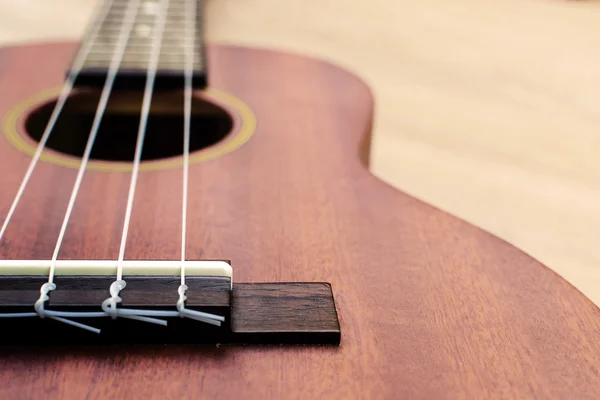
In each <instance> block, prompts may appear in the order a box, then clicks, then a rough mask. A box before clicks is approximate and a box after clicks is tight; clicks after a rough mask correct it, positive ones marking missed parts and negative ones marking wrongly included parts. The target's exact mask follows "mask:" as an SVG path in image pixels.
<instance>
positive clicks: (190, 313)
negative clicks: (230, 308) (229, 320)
mask: <svg viewBox="0 0 600 400" xmlns="http://www.w3.org/2000/svg"><path fill="white" fill-rule="evenodd" d="M187 290H188V287H187V285H185V284H184V285H179V288H178V289H177V293H179V300H177V311H178V312H179V317H181V318H190V319H193V320H196V321H200V322H204V323H207V324H210V325H215V326H221V322H224V321H225V317H222V316H220V315H216V314H210V313H205V312H202V311H196V310H190V309H187V308H185V301H186V300H187V296H186V295H185V292H186V291H187Z"/></svg>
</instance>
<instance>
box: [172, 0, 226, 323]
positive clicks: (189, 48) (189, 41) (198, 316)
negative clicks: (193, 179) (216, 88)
mask: <svg viewBox="0 0 600 400" xmlns="http://www.w3.org/2000/svg"><path fill="white" fill-rule="evenodd" d="M186 15H189V16H190V17H189V18H186V20H185V35H184V36H185V40H186V44H185V69H184V79H185V83H184V94H183V96H184V103H183V118H184V122H183V125H184V126H183V194H182V198H183V200H182V206H181V216H182V217H181V272H180V273H181V284H180V285H179V288H178V289H177V293H178V294H179V300H178V301H177V311H178V312H179V316H180V317H181V318H191V319H194V320H196V321H201V322H206V323H208V324H212V325H217V326H220V325H221V322H222V321H225V318H223V317H221V316H219V315H215V314H209V313H204V312H200V311H196V310H190V309H187V308H185V301H186V300H187V296H186V295H185V293H186V291H187V290H188V287H187V285H186V284H185V258H186V257H185V252H186V250H185V248H186V236H187V203H188V182H189V165H190V161H189V158H190V131H191V120H192V80H193V75H194V60H193V55H194V45H195V40H194V39H195V36H196V35H195V31H196V21H195V18H196V2H195V1H187V2H186Z"/></svg>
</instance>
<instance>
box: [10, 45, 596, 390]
mask: <svg viewBox="0 0 600 400" xmlns="http://www.w3.org/2000/svg"><path fill="white" fill-rule="evenodd" d="M73 49H74V47H73V46H70V45H56V46H51V47H44V46H31V47H23V48H10V49H5V50H3V51H2V53H0V60H1V61H0V63H2V64H4V65H3V67H4V71H5V72H4V74H3V75H2V76H0V86H1V87H2V88H3V89H2V97H0V110H1V111H0V112H1V113H2V114H4V113H5V112H6V110H7V109H8V108H9V107H11V106H12V105H13V104H14V103H15V102H17V101H19V100H20V99H22V98H24V97H27V96H30V95H32V94H34V93H37V92H39V91H40V90H42V89H44V88H47V87H49V86H55V85H57V84H58V83H59V82H60V79H61V78H62V73H63V69H64V68H65V67H66V65H67V64H68V60H69V56H70V54H71V51H72V50H73ZM50 54H53V57H48V56H49V55H50ZM209 55H210V62H211V63H212V65H211V72H212V76H211V79H212V82H211V85H212V86H213V87H216V88H219V89H222V90H225V91H228V92H230V93H232V94H235V95H236V96H238V97H240V98H242V99H243V100H244V101H245V102H246V103H247V104H248V105H250V106H251V107H252V109H253V110H254V111H255V113H256V114H257V116H258V120H259V128H258V131H257V132H256V134H255V136H254V137H253V138H252V140H250V141H249V142H248V143H247V144H246V145H245V146H243V147H242V148H241V149H239V150H237V151H236V152H234V153H231V154H229V155H227V156H225V157H222V158H219V159H216V160H214V161H211V162H207V163H203V164H196V165H193V166H192V167H191V170H190V172H191V175H190V176H191V177H192V180H191V182H190V195H191V197H190V213H191V214H190V222H189V225H188V229H189V236H188V240H189V246H188V254H189V258H190V259H192V258H198V259H201V258H212V259H215V258H217V259H219V258H221V259H230V260H231V261H232V265H234V266H235V267H234V268H235V271H236V275H235V279H236V281H251V282H256V281H273V282H277V281H327V282H330V283H332V285H333V287H334V290H335V293H334V294H335V296H336V305H337V308H338V313H339V316H340V322H341V329H342V344H341V347H339V348H334V349H332V348H234V349H232V348H227V349H222V348H221V349H211V350H207V349H198V348H174V347H167V348H130V349H114V350H109V351H106V350H102V351H99V350H95V349H73V350H72V351H68V352H65V351H64V350H61V351H58V350H52V351H49V352H35V351H31V350H22V349H15V350H12V351H9V352H6V353H3V354H2V356H0V357H1V359H0V367H1V368H2V375H1V376H0V396H1V397H3V398H19V397H20V398H31V397H41V396H46V397H47V398H69V397H71V398H82V397H85V396H88V397H90V398H101V397H106V396H108V395H112V396H116V397H118V398H128V397H134V396H135V397H146V398H165V397H173V398H214V397H219V398H273V399H281V398H336V399H337V398H403V397H411V398H507V397H515V398H531V397H534V396H535V397H542V398H565V399H571V398H579V399H584V398H589V399H595V398H598V396H599V395H600V377H599V376H598V368H599V367H600V310H598V308H597V307H596V306H595V305H593V304H592V303H591V302H590V301H589V300H587V299H586V298H585V297H583V296H582V295H581V294H580V293H579V292H578V291H577V290H575V289H574V288H573V287H572V286H571V285H569V284H568V283H567V282H565V281H564V280H563V279H561V278H559V277H558V276H557V275H556V274H555V273H554V272H552V271H550V270H548V269H547V268H545V267H544V266H542V265H541V264H540V263H538V262H537V261H535V260H533V259H532V258H530V257H528V256H527V255H525V254H523V253H522V252H521V251H519V250H517V249H515V248H514V247H512V246H510V245H509V244H507V243H505V242H503V241H501V240H499V239H497V238H496V237H494V236H492V235H490V234H487V233H485V232H483V231H481V230H479V229H477V228H474V227H473V226H471V225H469V224H467V223H465V222H463V221H460V220H458V219H456V218H454V217H452V216H450V215H448V214H446V213H443V212H441V211H439V210H437V209H435V208H433V207H430V206H428V205H426V204H424V203H422V202H419V201H417V200H415V199H414V198H411V197H409V196H407V195H405V194H403V193H401V192H398V191H396V190H394V189H393V188H391V187H389V186H387V185H386V184H384V183H382V182H381V181H379V180H378V179H376V178H374V177H373V176H372V175H371V174H370V173H369V172H368V171H367V169H366V168H365V166H364V163H363V162H362V161H361V160H360V157H359V153H360V154H366V153H365V152H364V150H363V151H360V150H359V147H360V145H361V143H363V144H364V143H367V142H366V141H365V137H367V136H368V135H369V132H370V129H371V120H372V107H373V104H372V98H371V95H370V93H369V90H368V88H367V87H366V86H365V84H364V83H363V82H361V81H360V80H359V79H357V78H356V77H355V76H353V75H351V74H349V73H347V72H344V71H343V70H341V69H339V68H336V67H334V66H332V65H328V64H325V63H323V62H319V61H315V60H311V59H306V58H302V57H298V56H293V55H283V54H279V53H272V52H266V51H256V50H245V49H241V48H230V47H212V48H210V54H209ZM36 59H44V60H48V63H47V65H45V66H44V67H45V71H44V74H40V73H39V69H38V68H39V65H37V63H35V60H36ZM240 65H243V66H244V68H239V66H240ZM0 143H1V144H0V160H2V166H1V168H2V170H3V171H10V173H4V174H2V175H1V176H0V186H1V187H2V188H3V190H2V192H0V211H1V212H2V213H5V212H6V210H7V209H8V206H9V204H10V200H11V199H12V196H13V195H14V193H15V191H16V188H17V187H18V184H19V182H20V179H21V176H22V174H23V172H24V170H25V168H26V167H27V164H28V162H29V158H28V157H26V156H25V155H23V154H21V153H20V152H18V151H16V150H15V149H13V148H12V147H11V146H9V145H8V144H6V143H5V142H0ZM363 160H364V157H363ZM74 176H75V171H74V170H70V169H64V168H62V167H57V166H54V165H50V164H44V165H43V168H40V169H39V170H38V171H37V172H36V173H35V174H34V176H33V179H32V182H31V188H30V190H28V191H27V193H26V195H25V197H24V199H23V204H22V205H21V207H20V208H19V210H18V211H17V213H16V215H15V221H14V222H15V223H14V224H12V226H11V227H10V228H9V231H8V233H7V239H8V240H7V242H6V243H5V244H3V245H2V248H1V253H2V254H1V255H2V256H3V257H11V258H15V257H33V258H38V257H40V258H44V257H48V255H49V254H51V252H52V247H53V244H54V239H55V238H56V232H57V231H58V228H59V225H60V221H61V219H62V213H63V212H64V206H65V204H66V200H67V198H68V192H69V190H70V187H71V185H72V182H73V179H74ZM127 183H128V175H127V174H126V173H101V172H91V171H90V172H89V173H88V174H87V175H86V178H85V180H84V182H83V186H82V194H81V198H80V200H79V202H78V204H77V206H76V207H75V210H74V214H73V218H72V219H73V220H72V224H71V226H70V227H69V230H68V231H67V235H66V242H65V245H64V247H63V251H62V252H61V257H62V258H88V257H92V258H111V257H115V256H116V254H117V251H118V239H119V237H120V227H121V224H122V215H123V211H124V203H125V196H126V191H127ZM180 188H181V179H180V171H178V170H169V171H162V172H148V173H144V174H143V175H142V176H140V181H139V187H138V196H137V197H136V201H135V205H134V213H133V219H132V226H131V229H130V238H129V246H128V250H127V254H126V256H127V258H146V259H147V258H155V257H156V258H161V259H162V258H170V259H173V258H176V257H177V256H178V245H179V243H178V240H177V239H176V238H178V232H179V228H180V225H179V204H180V199H179V197H178V195H179V193H180ZM49 192H50V193H53V194H54V195H53V196H47V194H48V193H49ZM99 199H105V201H104V202H99V201H98V200H99Z"/></svg>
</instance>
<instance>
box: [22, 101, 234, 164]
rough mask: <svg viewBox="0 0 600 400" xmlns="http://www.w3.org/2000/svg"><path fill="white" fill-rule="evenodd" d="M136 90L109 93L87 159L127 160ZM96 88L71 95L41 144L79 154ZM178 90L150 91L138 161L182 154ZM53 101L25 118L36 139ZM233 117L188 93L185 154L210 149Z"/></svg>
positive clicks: (136, 116) (137, 110) (136, 113)
mask: <svg viewBox="0 0 600 400" xmlns="http://www.w3.org/2000/svg"><path fill="white" fill-rule="evenodd" d="M142 95H143V94H142V93H141V92H131V93H123V92H117V93H113V94H112V95H111V97H110V100H109V102H108V104H107V108H106V112H105V114H104V116H103V117H102V122H101V124H100V128H99V130H98V135H97V137H96V141H95V143H94V146H93V148H92V152H91V156H90V157H91V159H94V160H105V161H132V160H133V158H134V154H135V146H136V141H137V135H138V129H139V124H140V116H141V108H142ZM99 97H100V95H99V93H97V92H80V93H77V94H74V95H72V96H71V97H70V98H69V99H68V100H67V102H66V103H65V106H64V108H63V111H62V112H61V114H60V116H59V118H58V120H57V121H56V125H55V127H54V129H53V130H52V133H51V134H50V137H49V139H48V142H47V144H46V147H47V148H50V149H52V150H55V151H58V152H60V153H64V154H68V155H70V156H76V157H81V156H83V153H84V151H85V147H86V143H87V140H88V137H89V134H90V131H91V128H92V124H93V121H94V115H95V112H96V107H97V105H98V101H99ZM183 104H184V101H183V93H182V92H179V91H178V92H172V93H155V94H154V96H153V99H152V104H151V108H150V117H149V118H148V125H147V128H146V137H145V139H144V146H143V150H142V160H143V161H150V160H159V159H163V158H168V157H174V156H178V155H181V154H182V153H183V130H184V116H183ZM55 105H56V101H52V102H49V103H46V104H44V105H42V106H41V107H39V108H37V109H35V110H34V111H33V112H32V113H31V114H29V115H28V117H27V119H26V121H25V129H26V131H27V134H28V135H29V136H30V137H31V138H32V139H34V140H35V141H36V142H39V141H40V139H41V137H42V135H43V133H44V129H45V128H46V125H47V123H48V120H49V119H50V116H51V114H52V111H53V109H54V107H55ZM232 127H233V120H232V118H231V116H230V115H229V114H228V113H227V112H226V111H225V110H224V109H222V108H220V107H218V106H217V105H215V104H212V103H209V102H207V101H205V100H203V99H200V98H197V97H194V98H193V101H192V118H191V131H190V152H193V151H198V150H201V149H204V148H207V147H210V146H212V145H214V144H216V143H218V142H219V141H221V140H222V139H224V138H225V137H226V136H227V134H228V133H229V132H230V131H231V129H232Z"/></svg>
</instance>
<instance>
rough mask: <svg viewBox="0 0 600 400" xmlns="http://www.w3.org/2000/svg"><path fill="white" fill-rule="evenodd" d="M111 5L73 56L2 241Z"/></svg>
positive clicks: (6, 221) (4, 225)
mask: <svg viewBox="0 0 600 400" xmlns="http://www.w3.org/2000/svg"><path fill="white" fill-rule="evenodd" d="M112 3H113V0H107V2H106V4H104V5H103V6H101V7H98V8H97V9H96V10H95V11H94V12H93V15H94V16H93V17H92V18H94V20H95V21H98V22H97V23H95V24H94V25H93V26H92V27H91V29H90V31H89V32H88V33H87V35H86V36H87V40H85V41H84V42H83V44H82V46H81V47H80V48H79V50H78V52H77V54H76V56H75V59H74V61H73V65H72V66H71V75H70V76H69V77H68V78H67V79H66V81H65V84H64V85H63V86H62V89H61V91H60V94H59V95H58V99H57V100H56V105H55V106H54V109H53V110H52V114H51V115H50V119H49V120H48V123H47V124H46V128H45V130H44V133H43V134H42V137H41V138H40V141H39V143H38V145H37V148H36V150H35V153H34V154H33V158H32V159H31V161H30V163H29V166H28V167H27V171H26V172H25V176H24V177H23V180H22V181H21V185H20V186H19V190H18V191H17V194H16V196H15V198H14V199H13V202H12V204H11V206H10V209H9V210H8V214H7V216H6V218H5V219H4V222H3V223H2V228H0V240H2V238H3V237H4V234H5V233H6V230H7V229H8V224H9V223H10V221H11V220H12V217H13V214H14V213H15V210H16V209H17V205H18V204H19V202H20V200H21V198H22V197H23V192H25V188H26V187H27V184H28V183H29V180H30V179H31V176H32V175H33V171H34V170H35V167H36V166H37V163H38V161H39V159H40V157H41V155H42V152H43V151H44V148H45V147H46V143H47V142H48V138H49V137H50V133H51V132H52V131H53V130H54V126H55V125H56V121H57V120H58V116H59V115H60V113H61V112H62V110H63V108H64V106H65V103H66V102H67V99H68V98H69V95H70V94H71V91H72V90H73V83H74V82H75V80H76V79H77V77H78V76H79V74H80V72H81V70H82V68H83V65H84V63H85V59H86V57H87V55H88V54H89V52H90V50H91V48H92V44H93V43H94V41H93V40H91V39H92V38H94V37H96V36H97V35H98V32H99V30H100V27H101V26H102V24H101V22H102V21H103V20H104V19H105V18H106V15H107V14H108V10H110V8H111V6H112Z"/></svg>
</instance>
